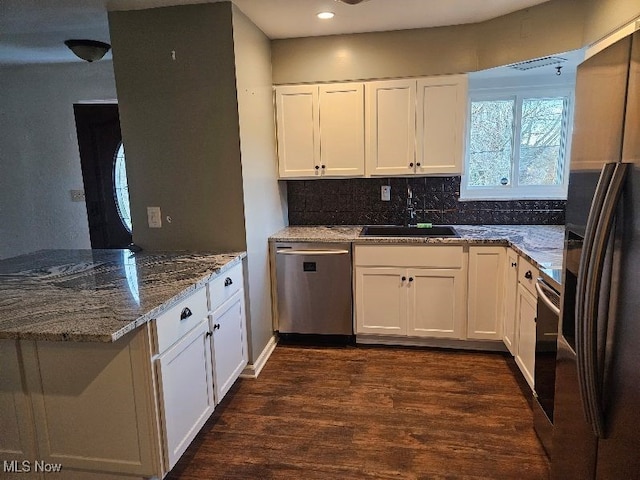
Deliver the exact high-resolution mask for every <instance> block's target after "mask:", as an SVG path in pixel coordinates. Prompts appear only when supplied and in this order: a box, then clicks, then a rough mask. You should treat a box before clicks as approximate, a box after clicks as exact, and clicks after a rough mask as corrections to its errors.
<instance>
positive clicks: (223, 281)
mask: <svg viewBox="0 0 640 480" xmlns="http://www.w3.org/2000/svg"><path fill="white" fill-rule="evenodd" d="M241 288H242V263H239V264H238V265H236V266H235V267H233V268H231V269H230V270H227V271H226V272H224V273H222V274H221V275H219V276H218V277H216V278H214V279H213V280H212V281H211V282H209V310H215V309H216V308H218V307H219V306H220V305H222V304H223V303H224V302H225V301H226V300H227V299H228V298H231V296H232V295H233V294H234V293H236V292H237V291H238V290H240V289H241Z"/></svg>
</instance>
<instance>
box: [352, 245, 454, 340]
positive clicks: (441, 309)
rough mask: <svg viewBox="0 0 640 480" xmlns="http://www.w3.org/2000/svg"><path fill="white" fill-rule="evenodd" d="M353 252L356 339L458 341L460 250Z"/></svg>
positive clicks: (366, 248)
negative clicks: (367, 336)
mask: <svg viewBox="0 0 640 480" xmlns="http://www.w3.org/2000/svg"><path fill="white" fill-rule="evenodd" d="M354 251H355V276H354V277H355V311H356V334H377V335H385V336H386V335H389V336H410V337H443V338H453V339H460V338H463V337H464V325H465V323H466V310H465V308H464V305H465V304H466V298H465V297H466V286H465V285H466V268H465V267H466V263H465V261H464V253H463V248H462V247H457V246H443V247H440V246H438V247H436V246H406V245H390V246H367V245H363V246H359V245H356V247H355V248H354ZM414 266H415V267H419V268H414Z"/></svg>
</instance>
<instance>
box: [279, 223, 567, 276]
mask: <svg viewBox="0 0 640 480" xmlns="http://www.w3.org/2000/svg"><path fill="white" fill-rule="evenodd" d="M362 228H363V227H362V226H361V225H360V226H317V227H316V226H313V227H303V226H294V227H287V228H285V229H283V230H280V231H279V232H277V233H275V234H274V235H272V236H271V237H269V241H270V242H351V243H354V244H371V243H376V244H382V243H384V244H393V243H395V244H398V243H403V244H428V245H440V244H447V245H460V244H465V245H505V246H511V247H513V248H514V249H515V250H516V251H517V252H518V253H519V254H521V255H522V256H524V257H525V258H527V259H528V260H530V261H531V262H533V263H534V264H536V265H537V266H538V267H540V268H558V267H561V266H562V250H563V244H564V226H562V225H453V228H455V229H456V231H457V232H458V234H459V235H460V237H455V238H452V237H449V238H424V237H361V236H360V232H361V231H362Z"/></svg>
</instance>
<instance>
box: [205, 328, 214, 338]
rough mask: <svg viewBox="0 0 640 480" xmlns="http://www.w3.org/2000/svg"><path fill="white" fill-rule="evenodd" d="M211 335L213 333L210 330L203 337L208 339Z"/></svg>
mask: <svg viewBox="0 0 640 480" xmlns="http://www.w3.org/2000/svg"><path fill="white" fill-rule="evenodd" d="M211 335H213V332H212V331H211V330H209V331H208V332H207V333H205V335H204V336H205V337H206V338H209V337H210V336H211Z"/></svg>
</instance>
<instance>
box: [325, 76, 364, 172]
mask: <svg viewBox="0 0 640 480" xmlns="http://www.w3.org/2000/svg"><path fill="white" fill-rule="evenodd" d="M319 91H320V92H319V98H320V101H319V104H320V115H319V121H320V172H321V174H322V175H323V176H329V177H340V176H361V175H364V87H363V84H362V83H338V84H329V85H321V86H320V87H319Z"/></svg>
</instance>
